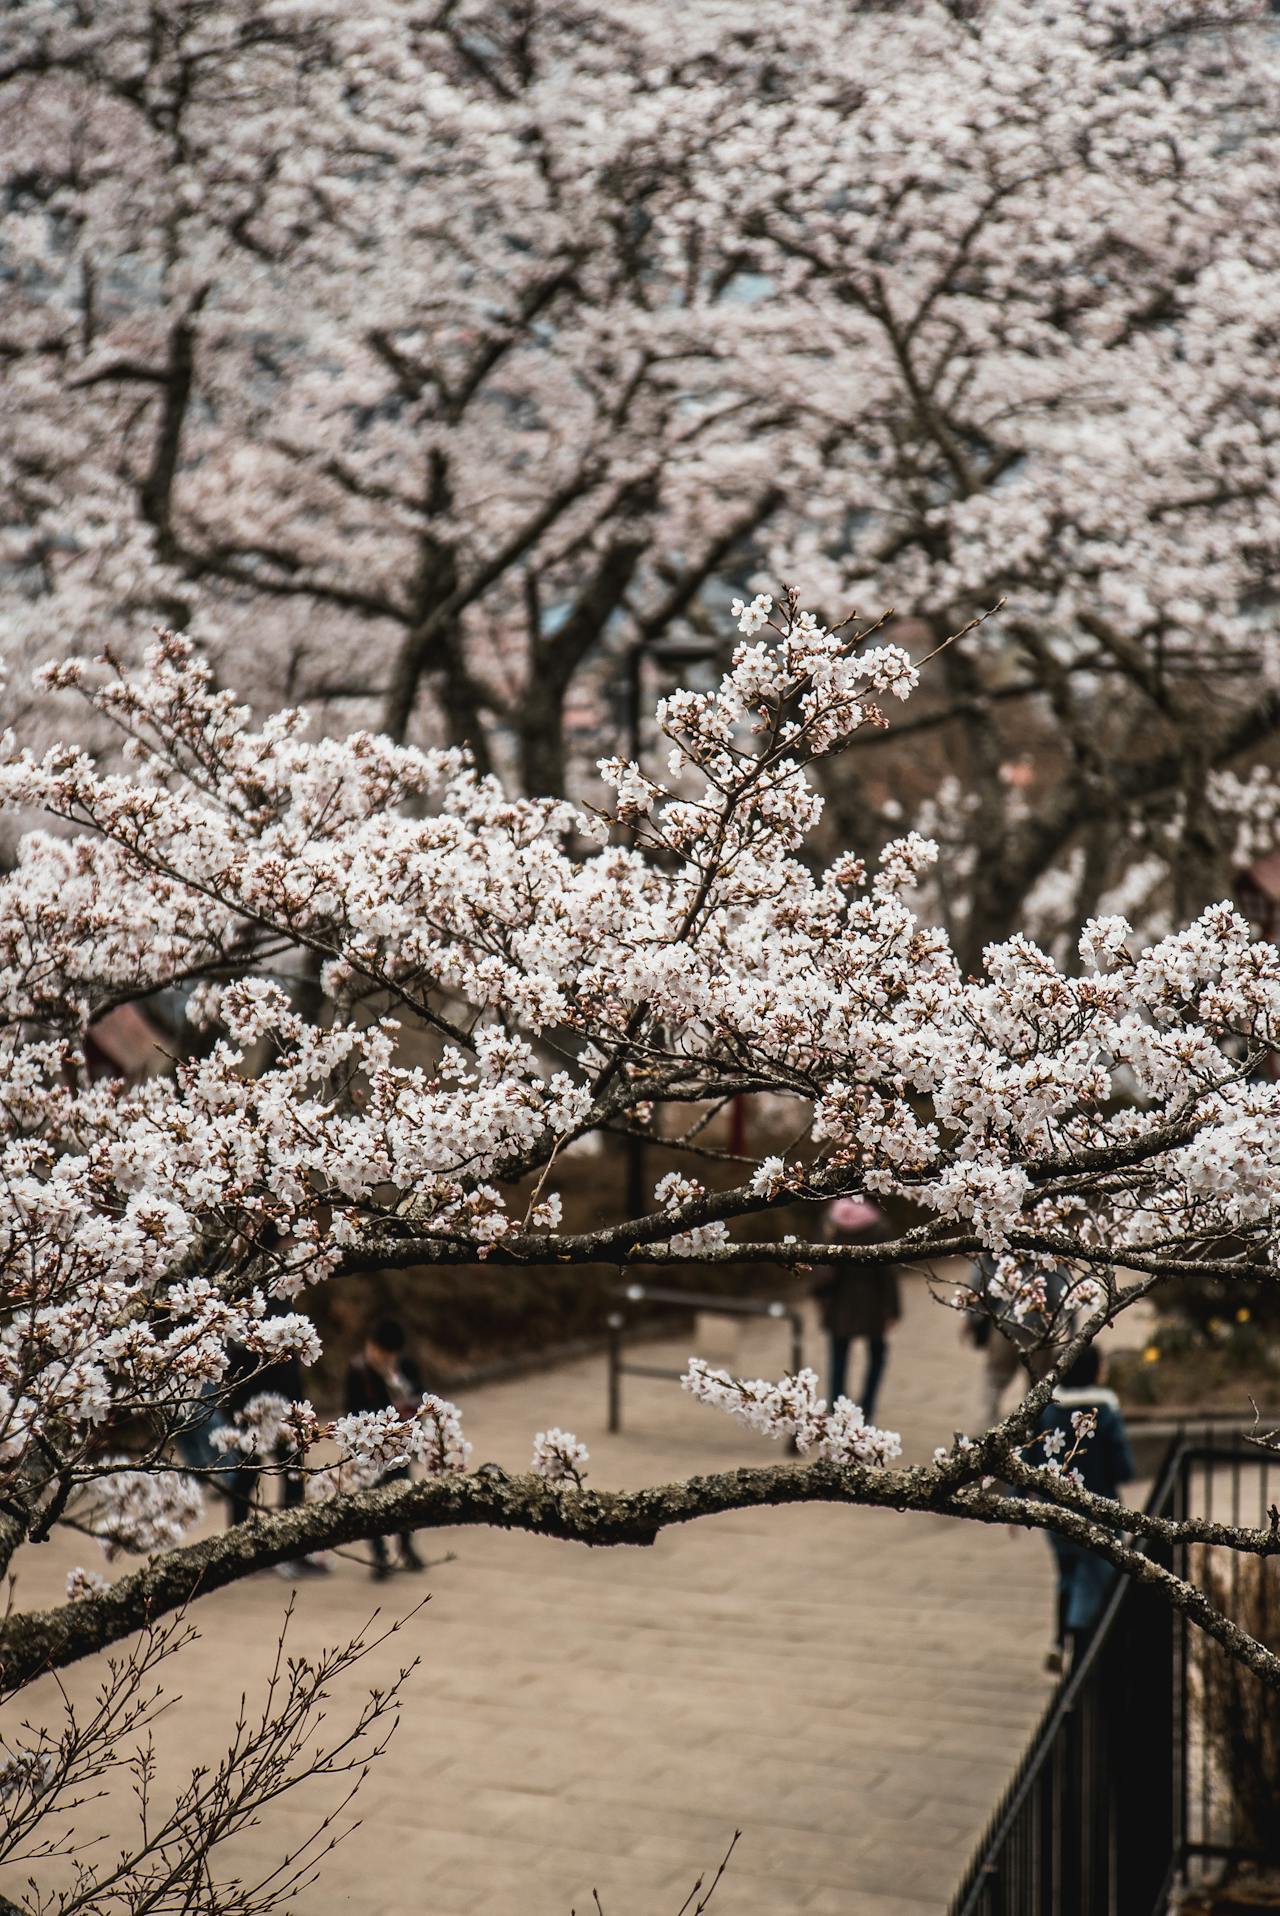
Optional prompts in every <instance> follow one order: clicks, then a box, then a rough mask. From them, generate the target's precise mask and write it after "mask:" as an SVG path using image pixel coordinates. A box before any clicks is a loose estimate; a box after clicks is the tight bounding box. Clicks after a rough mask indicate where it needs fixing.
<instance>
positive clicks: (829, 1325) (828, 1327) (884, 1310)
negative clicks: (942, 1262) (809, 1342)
mask: <svg viewBox="0 0 1280 1916" xmlns="http://www.w3.org/2000/svg"><path fill="white" fill-rule="evenodd" d="M826 1235H827V1237H828V1239H829V1240H830V1241H831V1242H832V1243H835V1244H883V1243H885V1242H886V1241H887V1240H889V1239H890V1238H892V1237H893V1236H894V1230H893V1226H892V1225H891V1224H890V1223H889V1220H888V1219H887V1218H886V1217H885V1215H884V1212H883V1211H882V1210H881V1209H880V1207H879V1205H877V1204H873V1203H872V1202H871V1200H870V1198H866V1197H843V1198H837V1199H836V1201H835V1203H834V1204H833V1205H832V1206H831V1208H830V1210H829V1211H828V1213H827V1219H826ZM815 1295H816V1296H817V1299H818V1305H819V1310H820V1313H821V1317H822V1325H823V1329H824V1330H825V1331H826V1333H827V1337H828V1340H829V1348H830V1359H831V1361H830V1369H829V1384H828V1395H829V1400H830V1401H831V1402H832V1403H834V1402H835V1400H836V1398H837V1397H843V1396H844V1395H845V1380H846V1377H847V1375H848V1368H849V1347H850V1345H851V1344H852V1343H853V1342H854V1341H855V1339H857V1338H865V1340H866V1345H867V1368H866V1372H865V1374H864V1377H863V1383H862V1394H861V1396H860V1397H859V1399H858V1403H859V1405H860V1406H861V1409H862V1415H863V1417H864V1418H865V1419H866V1421H867V1423H871V1422H872V1421H873V1418H874V1415H875V1407H876V1399H877V1397H878V1396H879V1393H880V1381H881V1379H882V1377H883V1376H884V1368H885V1363H886V1361H887V1359H888V1355H889V1332H890V1331H891V1330H892V1329H893V1326H894V1325H895V1324H896V1323H897V1321H898V1319H899V1318H900V1317H901V1315H902V1301H901V1297H900V1295H899V1291H898V1273H897V1271H896V1270H895V1268H894V1266H893V1265H892V1264H873V1265H855V1264H844V1263H840V1264H829V1265H827V1266H825V1267H824V1268H823V1273H822V1275H821V1276H820V1277H819V1279H818V1283H817V1285H816V1286H815Z"/></svg>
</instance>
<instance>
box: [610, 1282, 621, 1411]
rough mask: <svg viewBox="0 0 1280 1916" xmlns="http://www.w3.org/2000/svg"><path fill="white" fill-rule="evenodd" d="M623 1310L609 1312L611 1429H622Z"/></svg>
mask: <svg viewBox="0 0 1280 1916" xmlns="http://www.w3.org/2000/svg"><path fill="white" fill-rule="evenodd" d="M623 1322H624V1319H623V1315H622V1312H621V1311H610V1313H609V1429H610V1431H611V1432H615V1433H616V1432H617V1431H619V1430H621V1429H622V1326H623Z"/></svg>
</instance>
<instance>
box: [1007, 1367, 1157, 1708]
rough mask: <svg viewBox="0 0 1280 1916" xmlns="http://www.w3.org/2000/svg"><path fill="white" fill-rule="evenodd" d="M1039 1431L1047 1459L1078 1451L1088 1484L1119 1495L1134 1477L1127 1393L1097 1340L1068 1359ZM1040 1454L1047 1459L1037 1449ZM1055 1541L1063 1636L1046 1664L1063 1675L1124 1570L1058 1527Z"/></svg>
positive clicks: (1059, 1633)
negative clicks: (1090, 1427)
mask: <svg viewBox="0 0 1280 1916" xmlns="http://www.w3.org/2000/svg"><path fill="white" fill-rule="evenodd" d="M1081 1411H1092V1412H1093V1413H1094V1416H1095V1418H1096V1420H1097V1421H1096V1426H1095V1429H1094V1432H1093V1435H1092V1436H1091V1437H1087V1438H1086V1439H1085V1440H1084V1441H1083V1442H1080V1441H1079V1436H1078V1432H1077V1428H1076V1425H1075V1422H1074V1421H1073V1420H1074V1418H1075V1417H1076V1416H1077V1415H1078V1413H1080V1412H1081ZM1037 1432H1038V1434H1039V1436H1040V1437H1041V1439H1047V1440H1048V1442H1047V1444H1046V1445H1045V1446H1044V1449H1045V1457H1046V1459H1047V1458H1048V1457H1050V1456H1053V1455H1056V1456H1057V1457H1058V1458H1059V1459H1060V1460H1064V1459H1066V1458H1067V1457H1068V1456H1070V1455H1071V1453H1072V1451H1073V1450H1074V1452H1075V1455H1074V1456H1071V1464H1070V1468H1071V1469H1072V1470H1074V1471H1078V1472H1079V1474H1080V1477H1081V1478H1082V1479H1083V1482H1084V1487H1085V1489H1086V1490H1091V1491H1092V1492H1093V1494H1094V1496H1095V1497H1108V1498H1110V1499H1111V1500H1112V1502H1114V1501H1115V1500H1116V1498H1117V1495H1118V1492H1119V1489H1120V1486H1121V1484H1125V1483H1129V1482H1130V1481H1131V1480H1132V1478H1133V1475H1134V1469H1133V1454H1132V1452H1131V1451H1130V1449H1129V1436H1128V1432H1127V1431H1126V1430H1125V1425H1124V1418H1123V1416H1122V1415H1121V1412H1120V1404H1119V1400H1118V1399H1117V1397H1116V1394H1115V1392H1114V1391H1110V1390H1106V1389H1104V1388H1103V1384H1102V1353H1101V1352H1100V1351H1099V1350H1098V1348H1097V1346H1096V1345H1095V1344H1087V1345H1086V1346H1085V1348H1084V1349H1083V1350H1082V1351H1081V1353H1080V1355H1079V1356H1078V1357H1077V1358H1076V1360H1075V1362H1074V1363H1073V1364H1071V1365H1069V1366H1068V1368H1067V1370H1066V1372H1065V1373H1064V1375H1063V1378H1062V1382H1061V1383H1060V1384H1059V1385H1058V1387H1057V1389H1056V1390H1055V1391H1054V1393H1053V1396H1052V1397H1051V1398H1050V1400H1049V1402H1048V1403H1047V1404H1046V1405H1045V1407H1044V1409H1043V1410H1042V1411H1041V1413H1040V1419H1039V1423H1038V1425H1037ZM1032 1457H1033V1458H1035V1461H1037V1462H1038V1461H1040V1459H1039V1458H1037V1457H1036V1454H1035V1452H1034V1451H1033V1452H1032ZM1049 1542H1050V1544H1051V1545H1052V1548H1053V1555H1054V1562H1055V1567H1056V1569H1057V1573H1058V1590H1057V1620H1056V1632H1055V1640H1054V1645H1053V1648H1052V1649H1051V1650H1050V1652H1049V1655H1048V1657H1047V1658H1046V1659H1045V1668H1046V1669H1047V1670H1049V1671H1050V1672H1051V1673H1052V1674H1053V1675H1055V1676H1056V1675H1058V1674H1059V1673H1060V1672H1061V1671H1063V1670H1065V1669H1070V1667H1071V1664H1072V1661H1073V1659H1074V1657H1075V1656H1076V1654H1077V1653H1078V1651H1079V1649H1080V1646H1081V1645H1082V1644H1083V1643H1084V1642H1085V1641H1086V1640H1087V1638H1088V1637H1089V1635H1090V1633H1091V1632H1092V1630H1093V1628H1094V1626H1095V1625H1096V1623H1097V1621H1098V1618H1099V1617H1100V1616H1101V1615H1102V1607H1103V1604H1104V1603H1105V1602H1106V1599H1107V1593H1108V1591H1109V1590H1110V1589H1111V1586H1112V1584H1113V1583H1114V1582H1115V1579H1116V1574H1117V1573H1116V1570H1115V1567H1114V1565H1112V1564H1109V1563H1108V1562H1107V1560H1106V1558H1105V1557H1100V1556H1098V1555H1097V1553H1096V1552H1095V1551H1092V1550H1086V1549H1085V1547H1084V1545H1083V1544H1079V1543H1075V1542H1073V1541H1072V1540H1071V1539H1070V1538H1069V1537H1059V1536H1056V1535H1055V1534H1054V1533H1053V1532H1050V1535H1049Z"/></svg>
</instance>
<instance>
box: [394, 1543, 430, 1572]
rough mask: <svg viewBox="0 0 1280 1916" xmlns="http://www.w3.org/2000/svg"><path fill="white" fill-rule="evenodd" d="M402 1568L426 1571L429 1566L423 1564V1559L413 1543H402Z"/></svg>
mask: <svg viewBox="0 0 1280 1916" xmlns="http://www.w3.org/2000/svg"><path fill="white" fill-rule="evenodd" d="M400 1567H401V1569H402V1570H425V1569H426V1567H427V1566H426V1564H425V1563H423V1561H422V1558H421V1557H420V1556H419V1555H418V1553H417V1551H416V1550H415V1549H414V1547H413V1545H412V1544H411V1543H402V1544H401V1546H400Z"/></svg>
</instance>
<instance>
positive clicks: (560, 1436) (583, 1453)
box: [529, 1424, 589, 1490]
mask: <svg viewBox="0 0 1280 1916" xmlns="http://www.w3.org/2000/svg"><path fill="white" fill-rule="evenodd" d="M588 1461H589V1458H588V1453H587V1447H586V1445H585V1444H583V1443H579V1441H578V1439H577V1438H576V1437H575V1436H574V1434H573V1432H572V1431H569V1430H561V1429H560V1428H559V1427H558V1426H557V1425H554V1424H553V1425H552V1427H551V1428H550V1430H540V1431H539V1432H538V1434H537V1436H536V1437H535V1438H534V1440H533V1461H532V1462H531V1464H530V1465H529V1468H530V1470H532V1472H533V1474H534V1475H535V1477H545V1478H546V1480H547V1482H548V1483H549V1484H554V1485H556V1486H557V1487H561V1488H564V1489H571V1490H581V1488H582V1484H583V1480H584V1478H585V1477H586V1474H587V1464H588Z"/></svg>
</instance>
